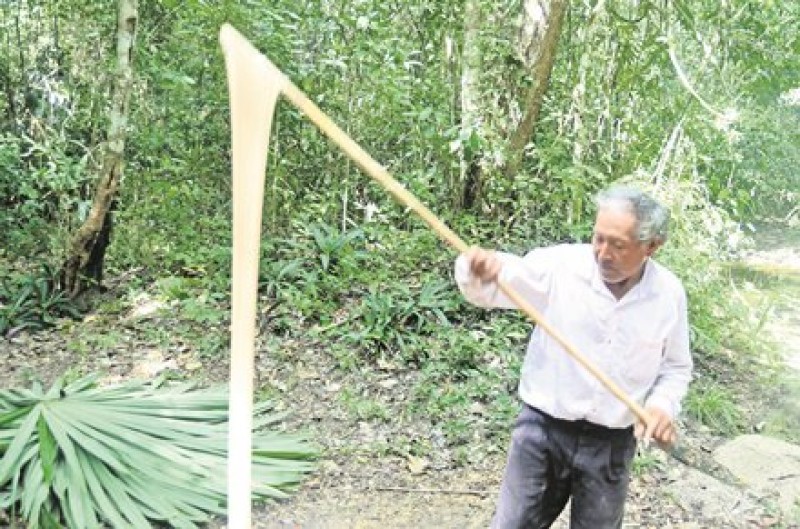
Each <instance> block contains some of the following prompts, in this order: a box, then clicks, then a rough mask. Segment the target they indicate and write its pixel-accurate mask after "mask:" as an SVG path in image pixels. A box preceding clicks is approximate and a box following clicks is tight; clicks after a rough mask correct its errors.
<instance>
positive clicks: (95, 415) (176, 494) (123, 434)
mask: <svg viewBox="0 0 800 529" xmlns="http://www.w3.org/2000/svg"><path fill="white" fill-rule="evenodd" d="M268 411H269V405H268V404H260V405H257V406H256V410H255V418H254V438H253V495H254V498H255V499H262V500H263V499H270V498H279V497H283V496H285V494H286V492H287V491H288V490H290V489H291V488H292V487H294V486H295V485H297V484H298V483H299V481H300V480H301V478H302V477H303V475H304V474H305V473H307V472H309V471H311V470H312V462H311V461H310V460H311V459H312V458H313V455H314V453H313V450H312V448H311V447H310V445H309V444H307V443H306V442H305V441H304V440H303V439H301V438H299V437H295V436H291V435H287V434H284V433H278V432H270V431H269V430H268V429H267V427H269V426H271V425H272V426H274V424H275V423H276V422H277V421H278V420H279V419H280V416H278V415H274V414H269V413H268ZM227 430H228V393H227V390H226V388H224V387H212V388H199V387H196V386H194V385H191V384H168V383H164V382H161V383H143V382H130V383H126V384H122V385H117V386H107V387H103V386H98V385H97V384H96V377H93V376H90V377H85V378H82V379H80V380H77V381H75V382H72V383H69V384H66V385H65V384H64V383H63V381H61V380H59V381H57V382H56V383H55V384H54V385H53V386H52V387H50V388H49V389H47V390H45V389H44V388H42V386H41V385H40V384H34V385H33V387H31V388H30V389H10V390H2V391H0V454H2V460H0V508H2V509H6V510H11V511H12V512H13V513H15V514H16V515H17V516H19V517H21V518H22V519H24V520H25V522H26V524H27V525H28V526H29V527H31V528H45V529H49V528H57V527H63V526H66V527H68V528H75V529H94V528H98V527H104V526H105V527H120V528H122V527H124V528H133V529H139V528H150V527H152V526H153V524H156V525H159V524H167V525H168V526H170V527H177V528H194V527H197V524H199V523H202V522H204V521H206V520H207V519H208V518H209V517H210V516H211V515H213V514H224V513H225V508H226V475H227V472H226V456H227Z"/></svg>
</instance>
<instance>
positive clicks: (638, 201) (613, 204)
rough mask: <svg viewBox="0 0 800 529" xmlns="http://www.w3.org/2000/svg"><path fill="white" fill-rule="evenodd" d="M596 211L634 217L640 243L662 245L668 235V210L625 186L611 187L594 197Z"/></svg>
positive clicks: (639, 191) (637, 190) (642, 193)
mask: <svg viewBox="0 0 800 529" xmlns="http://www.w3.org/2000/svg"><path fill="white" fill-rule="evenodd" d="M595 204H597V209H598V210H600V209H608V208H611V209H615V208H616V209H620V208H624V209H625V210H626V211H628V212H630V213H633V215H634V216H635V217H636V223H637V236H638V238H639V241H641V242H651V241H656V242H658V243H664V242H666V240H667V235H668V234H669V210H668V209H667V208H666V207H664V206H663V205H662V204H661V203H660V202H658V201H657V200H656V199H654V198H653V197H652V196H650V195H648V194H647V193H645V192H643V191H641V190H639V189H636V188H634V187H627V186H612V187H609V188H608V189H605V190H603V191H600V193H598V194H597V196H596V197H595Z"/></svg>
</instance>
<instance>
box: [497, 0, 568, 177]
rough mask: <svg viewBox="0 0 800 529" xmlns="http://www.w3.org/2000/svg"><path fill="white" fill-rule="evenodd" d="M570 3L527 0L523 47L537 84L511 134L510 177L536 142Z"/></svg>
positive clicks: (528, 96)
mask: <svg viewBox="0 0 800 529" xmlns="http://www.w3.org/2000/svg"><path fill="white" fill-rule="evenodd" d="M568 3H569V2H568V0H526V1H525V2H524V13H523V22H522V25H521V33H520V42H519V45H520V48H521V51H522V54H523V57H524V59H525V60H526V66H527V67H529V68H531V69H532V71H533V82H532V83H531V86H530V88H529V89H528V93H527V94H526V95H525V100H524V103H523V105H524V112H523V116H522V120H521V121H520V122H519V124H518V125H517V127H516V128H515V129H514V131H513V132H512V133H511V136H510V137H509V139H508V147H507V149H506V151H507V152H506V156H507V163H506V166H505V168H504V172H505V174H506V176H509V177H512V176H513V175H514V174H516V172H517V171H518V170H519V166H520V163H521V161H522V157H523V154H524V152H525V146H526V145H527V144H528V143H529V142H530V141H532V140H533V137H534V133H535V131H536V121H537V119H538V118H539V113H540V112H541V110H542V102H543V101H544V95H545V93H546V91H547V87H548V85H549V83H550V73H551V72H552V71H553V63H554V62H555V58H556V50H557V48H558V41H559V38H560V37H561V28H562V27H563V25H564V13H566V11H567V4H568Z"/></svg>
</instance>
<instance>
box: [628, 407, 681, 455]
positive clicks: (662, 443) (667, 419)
mask: <svg viewBox="0 0 800 529" xmlns="http://www.w3.org/2000/svg"><path fill="white" fill-rule="evenodd" d="M645 411H646V412H647V415H648V416H649V417H650V420H649V421H648V423H647V424H646V425H645V424H644V423H642V422H641V420H640V421H637V422H636V427H635V429H634V433H635V434H636V438H637V439H639V440H642V441H644V443H645V444H646V443H648V442H649V441H650V439H653V440H654V441H655V442H656V443H658V446H659V447H661V448H662V449H664V450H669V449H670V448H672V446H673V445H674V444H675V441H677V440H678V432H677V431H676V430H675V423H674V422H673V420H672V416H671V415H670V414H669V413H667V412H665V411H664V410H662V409H661V408H657V407H655V406H649V407H648V408H647V409H645Z"/></svg>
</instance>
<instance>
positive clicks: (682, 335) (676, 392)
mask: <svg viewBox="0 0 800 529" xmlns="http://www.w3.org/2000/svg"><path fill="white" fill-rule="evenodd" d="M692 367H693V362H692V355H691V352H690V350H689V321H688V315H687V307H686V293H685V292H684V291H683V289H682V288H681V290H680V293H679V298H678V303H677V320H676V322H675V324H674V325H673V328H672V330H671V332H670V334H669V335H668V337H667V341H666V343H665V344H664V357H663V359H662V361H661V368H660V370H659V373H658V378H656V381H655V384H654V385H653V388H652V389H651V390H650V395H649V396H648V397H647V400H646V402H645V409H646V410H647V411H648V413H649V414H650V416H651V418H652V420H651V422H650V425H649V428H647V429H645V428H644V427H643V426H642V425H638V426H637V431H638V434H639V436H640V437H643V438H644V439H650V438H653V439H655V440H656V441H658V442H659V443H661V444H665V445H671V444H674V442H675V440H676V432H675V419H676V417H677V416H678V414H679V413H680V410H681V400H682V399H683V397H684V396H685V395H686V391H687V389H688V386H689V382H690V381H691V379H692Z"/></svg>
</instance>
